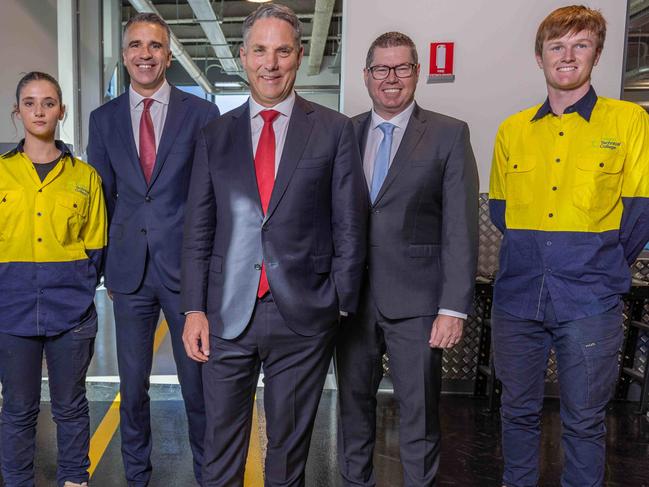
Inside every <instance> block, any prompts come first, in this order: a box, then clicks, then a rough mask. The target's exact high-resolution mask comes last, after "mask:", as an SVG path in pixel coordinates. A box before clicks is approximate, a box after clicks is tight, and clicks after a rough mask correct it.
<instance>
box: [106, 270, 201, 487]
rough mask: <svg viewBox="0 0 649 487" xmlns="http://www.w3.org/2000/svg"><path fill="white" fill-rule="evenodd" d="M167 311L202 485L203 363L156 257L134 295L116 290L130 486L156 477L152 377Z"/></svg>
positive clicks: (122, 423)
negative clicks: (190, 353)
mask: <svg viewBox="0 0 649 487" xmlns="http://www.w3.org/2000/svg"><path fill="white" fill-rule="evenodd" d="M161 309H162V311H163V313H164V316H165V319H166V320H167V324H168V325H169V335H170V338H171V345H172V348H173V355H174V359H175V362H176V368H177V371H178V380H179V382H180V387H181V392H182V396H183V399H184V402H185V412H186V413H187V422H188V427H189V428H188V429H189V444H190V446H191V449H192V454H193V459H194V474H195V477H196V480H197V481H198V483H199V484H200V483H201V465H202V462H203V436H204V431H205V403H204V400H203V382H202V377H201V365H200V364H199V363H198V362H195V361H193V360H191V359H190V358H189V357H187V354H186V353H185V348H184V346H183V343H182V332H183V327H184V324H185V317H184V316H183V314H182V313H181V307H180V295H179V293H177V292H174V291H171V290H169V289H167V288H166V287H165V286H164V285H163V284H162V283H161V279H160V277H159V275H158V272H157V270H156V268H155V265H153V264H152V262H151V259H147V264H146V269H145V273H144V278H143V280H142V284H141V285H140V287H139V288H138V290H137V291H136V292H134V293H132V294H121V293H113V310H114V312H115V331H116V343H117V364H118V368H119V377H120V394H121V402H120V432H121V438H122V459H123V461H124V470H125V473H126V480H127V482H128V485H129V487H130V486H138V487H139V486H145V485H147V484H148V483H149V480H150V478H151V469H152V466H151V448H152V440H151V411H150V407H149V393H148V391H149V385H150V384H149V376H150V375H151V367H152V362H153V340H154V335H155V330H156V327H157V325H158V321H159V318H160V310H161Z"/></svg>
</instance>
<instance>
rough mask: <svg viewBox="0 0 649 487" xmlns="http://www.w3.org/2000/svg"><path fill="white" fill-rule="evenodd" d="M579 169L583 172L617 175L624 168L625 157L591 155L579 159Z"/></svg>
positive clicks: (618, 155)
mask: <svg viewBox="0 0 649 487" xmlns="http://www.w3.org/2000/svg"><path fill="white" fill-rule="evenodd" d="M577 167H578V168H579V169H581V170H582V171H594V172H601V173H606V174H617V173H619V172H620V171H621V170H622V168H623V167H624V156H623V155H621V154H604V155H602V154H590V155H587V156H584V157H580V158H579V159H577Z"/></svg>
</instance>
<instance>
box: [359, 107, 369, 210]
mask: <svg viewBox="0 0 649 487" xmlns="http://www.w3.org/2000/svg"><path fill="white" fill-rule="evenodd" d="M371 121H372V112H367V115H366V116H365V117H360V118H357V119H355V122H356V127H355V132H356V138H357V139H358V147H359V148H360V151H361V171H363V181H365V190H366V191H365V196H366V197H367V201H368V202H369V204H370V206H372V201H371V200H370V191H369V187H368V184H369V182H368V181H367V180H366V177H365V168H364V167H363V165H364V164H365V146H366V145H367V134H368V133H369V131H370V125H371Z"/></svg>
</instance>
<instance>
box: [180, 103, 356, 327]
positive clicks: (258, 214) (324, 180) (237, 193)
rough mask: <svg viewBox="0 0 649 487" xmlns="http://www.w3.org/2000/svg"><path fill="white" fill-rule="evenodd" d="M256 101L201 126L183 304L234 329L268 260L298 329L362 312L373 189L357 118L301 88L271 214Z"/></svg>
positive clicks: (278, 294) (213, 323) (248, 309)
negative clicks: (252, 107) (261, 176)
mask: <svg viewBox="0 0 649 487" xmlns="http://www.w3.org/2000/svg"><path fill="white" fill-rule="evenodd" d="M248 106H249V105H248V102H246V103H245V104H244V105H242V106H241V107H239V108H237V109H235V110H233V111H231V112H229V113H227V114H225V115H223V116H222V117H221V118H219V119H218V120H216V121H214V122H212V123H210V124H209V125H208V126H207V127H205V128H204V129H203V131H202V134H201V137H200V139H199V142H198V144H197V148H196V158H195V160H194V168H193V173H192V180H191V186H190V194H189V200H188V203H187V218H186V220H185V236H184V242H183V271H182V306H183V309H184V310H185V311H189V310H197V311H205V312H206V313H207V318H208V321H209V323H210V333H212V334H214V335H217V336H220V337H223V338H227V339H230V338H234V337H237V336H238V335H239V334H241V333H242V332H243V330H244V329H245V328H246V326H247V324H248V322H249V321H250V317H251V315H252V311H253V309H254V306H255V301H256V294H257V287H258V284H259V277H260V270H261V263H262V260H263V262H265V265H266V270H267V276H268V282H269V285H270V289H271V292H272V295H273V298H274V300H275V303H276V304H277V308H278V310H279V312H280V314H281V315H282V317H283V318H284V319H285V320H286V322H287V325H288V326H289V327H290V328H291V329H292V330H293V331H295V332H296V333H298V334H300V335H304V336H312V335H314V334H317V333H319V332H322V331H324V330H326V329H329V328H330V327H332V326H334V325H335V324H336V323H337V321H338V315H339V310H344V311H348V312H354V311H355V310H356V307H357V304H358V301H359V288H360V284H361V279H362V273H363V264H364V259H365V238H366V235H365V229H366V220H367V198H366V196H365V190H364V184H365V182H364V177H363V171H362V166H361V160H360V153H359V151H358V144H357V143H356V139H355V137H354V130H353V127H352V123H351V121H350V120H349V119H348V118H347V117H345V116H344V115H341V114H339V113H337V112H334V111H333V110H329V109H327V108H325V107H322V106H320V105H316V104H313V103H310V102H308V101H306V100H304V99H303V98H300V97H299V96H298V97H296V100H295V106H294V107H293V111H292V113H291V118H290V121H289V126H288V129H287V136H286V142H285V145H284V149H283V152H282V159H281V161H280V164H279V168H278V172H277V177H276V180H275V184H274V187H273V192H272V195H271V199H270V204H269V207H268V212H267V214H266V216H264V214H263V211H262V208H261V202H260V199H259V191H258V188H257V181H256V177H255V167H254V157H253V152H252V139H251V134H250V112H249V108H248Z"/></svg>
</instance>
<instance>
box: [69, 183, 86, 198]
mask: <svg viewBox="0 0 649 487" xmlns="http://www.w3.org/2000/svg"><path fill="white" fill-rule="evenodd" d="M70 186H72V189H73V190H74V191H76V192H77V193H81V194H82V195H84V196H90V189H88V188H87V187H86V186H81V185H80V184H79V183H70Z"/></svg>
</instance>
